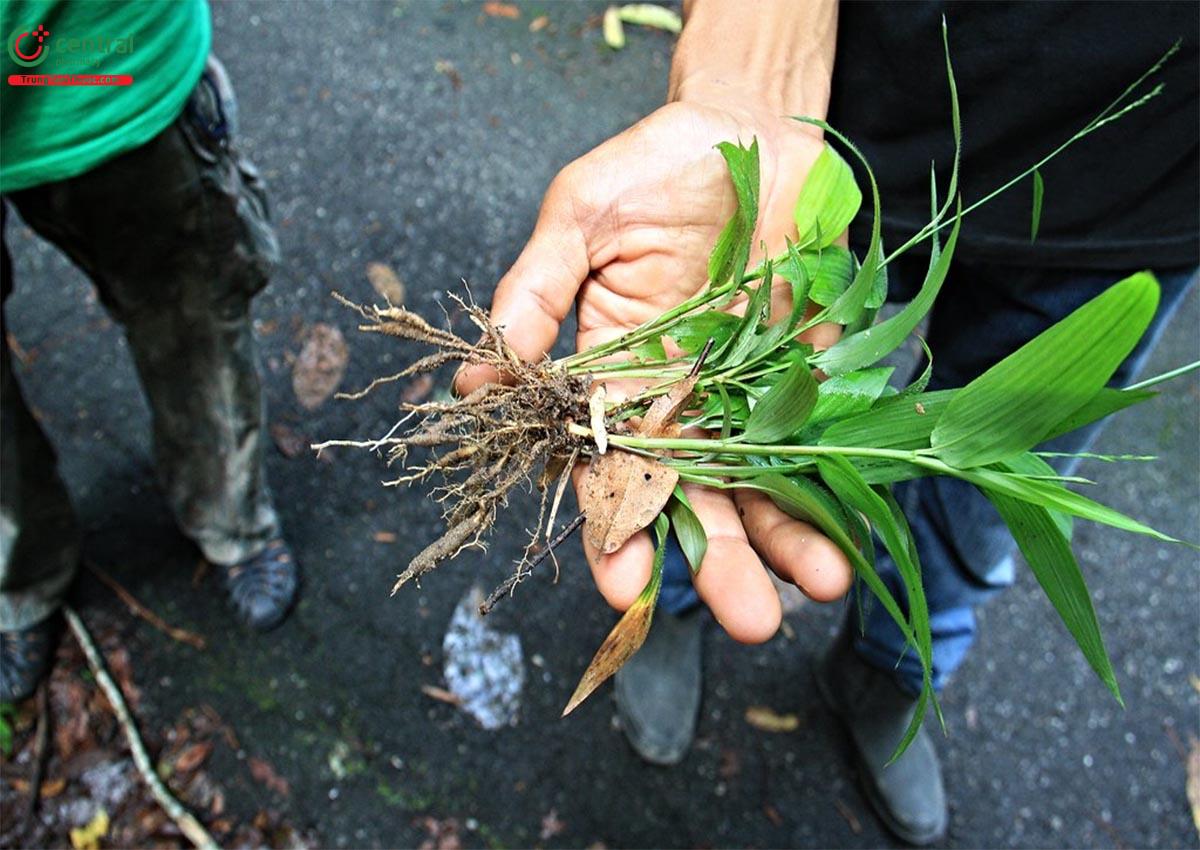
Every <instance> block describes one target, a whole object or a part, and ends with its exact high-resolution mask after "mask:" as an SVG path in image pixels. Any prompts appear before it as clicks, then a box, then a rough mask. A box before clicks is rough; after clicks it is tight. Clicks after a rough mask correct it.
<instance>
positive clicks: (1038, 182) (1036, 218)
mask: <svg viewBox="0 0 1200 850" xmlns="http://www.w3.org/2000/svg"><path fill="white" fill-rule="evenodd" d="M1045 192H1046V186H1045V184H1044V183H1043V182H1042V172H1040V171H1036V170H1035V171H1034V172H1033V216H1032V219H1031V221H1030V223H1029V241H1030V242H1036V241H1037V235H1038V227H1039V226H1040V225H1041V223H1042V196H1043V195H1044V194H1045Z"/></svg>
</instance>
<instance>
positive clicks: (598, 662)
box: [562, 514, 668, 717]
mask: <svg viewBox="0 0 1200 850" xmlns="http://www.w3.org/2000/svg"><path fill="white" fill-rule="evenodd" d="M667 529H668V520H667V517H666V514H659V515H658V519H656V520H655V521H654V533H655V535H656V536H657V538H658V543H657V545H656V546H655V549H654V564H653V567H652V568H651V571H650V581H648V582H647V583H646V587H645V588H643V590H642V592H641V594H639V595H638V598H637V599H635V600H634V602H633V604H632V605H630V606H629V608H628V609H627V610H626V611H625V613H624V614H623V615H622V616H621V619H620V620H618V621H617V624H616V626H614V627H613V630H612V631H611V632H609V633H608V637H606V638H605V639H604V643H602V644H600V648H599V649H597V650H596V654H595V656H593V658H592V663H591V664H589V665H588V667H587V670H585V671H584V673H583V676H582V677H581V678H580V680H579V684H578V686H576V688H575V693H573V694H571V699H570V700H568V701H567V707H566V708H564V709H563V713H562V716H563V717H566V716H567V715H568V714H570V713H571V712H572V711H574V710H575V709H576V708H577V707H578V706H579V704H580V703H581V702H583V701H584V700H585V699H587V698H588V697H589V696H591V694H592V692H593V691H595V690H596V688H598V687H600V686H601V685H602V684H604V682H605V681H606V680H607V679H608V678H609V677H610V676H612V674H613V673H616V672H617V671H618V670H620V669H621V666H622V665H623V664H624V663H625V662H626V661H628V660H629V659H630V658H632V657H633V655H634V653H635V652H637V651H638V650H639V649H641V648H642V644H643V643H645V642H646V635H647V634H649V633H650V622H651V620H653V618H654V606H655V604H656V603H657V602H658V592H659V591H660V590H661V589H662V570H663V556H664V554H665V553H666V545H667Z"/></svg>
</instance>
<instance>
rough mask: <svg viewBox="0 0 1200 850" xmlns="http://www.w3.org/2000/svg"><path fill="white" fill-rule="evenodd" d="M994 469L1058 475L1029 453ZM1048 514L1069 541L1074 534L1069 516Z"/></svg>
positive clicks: (1056, 512)
mask: <svg viewBox="0 0 1200 850" xmlns="http://www.w3.org/2000/svg"><path fill="white" fill-rule="evenodd" d="M995 468H996V469H997V470H999V471H1000V472H1015V473H1017V474H1018V475H1040V476H1054V475H1057V474H1058V472H1057V471H1056V470H1055V469H1054V467H1053V466H1051V465H1050V464H1049V463H1047V462H1046V461H1044V460H1042V459H1041V458H1040V457H1038V456H1037V455H1035V454H1030V453H1029V452H1024V453H1023V454H1019V455H1017V456H1016V457H1011V458H1009V459H1008V460H1005V461H1001V462H1000V463H997V464H996V465H995ZM1049 514H1050V518H1051V519H1052V520H1053V521H1054V525H1055V527H1057V528H1058V530H1059V532H1061V533H1062V536H1063V537H1065V538H1066V539H1067V540H1068V541H1070V539H1071V537H1072V536H1073V535H1074V533H1075V523H1074V521H1073V520H1072V518H1071V515H1070V514H1065V513H1063V512H1062V511H1049Z"/></svg>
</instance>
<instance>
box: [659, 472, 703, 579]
mask: <svg viewBox="0 0 1200 850" xmlns="http://www.w3.org/2000/svg"><path fill="white" fill-rule="evenodd" d="M667 513H668V514H669V515H670V517H671V527H672V528H673V529H675V539H676V540H678V541H679V548H680V549H682V550H683V555H684V557H685V558H687V561H688V566H690V567H691V568H692V573H693V575H694V574H695V573H698V572H700V565H701V564H702V563H704V553H705V552H707V551H708V535H707V534H705V532H704V526H703V525H701V524H700V518H699V517H697V516H696V512H695V511H694V510H693V509H692V503H691V502H689V501H688V497H687V494H686V493H684V492H683V488H682V487H680V486H679V485H678V484H676V485H675V493H674V495H673V496H672V498H671V501H669V502H667Z"/></svg>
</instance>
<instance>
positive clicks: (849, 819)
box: [833, 797, 862, 835]
mask: <svg viewBox="0 0 1200 850" xmlns="http://www.w3.org/2000/svg"><path fill="white" fill-rule="evenodd" d="M833 805H834V807H835V808H836V809H837V810H838V814H839V815H841V816H842V818H843V819H844V820H845V821H846V825H847V826H849V827H850V831H851V832H853V833H854V834H855V835H861V834H862V823H861V822H860V821H859V819H858V816H857V815H855V814H854V812H853V811H851V810H850V807H849V806H847V805H846V804H845V803H843V802H842V801H841V800H840V799H839V798H837V797H834V798H833Z"/></svg>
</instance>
